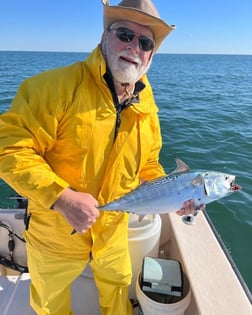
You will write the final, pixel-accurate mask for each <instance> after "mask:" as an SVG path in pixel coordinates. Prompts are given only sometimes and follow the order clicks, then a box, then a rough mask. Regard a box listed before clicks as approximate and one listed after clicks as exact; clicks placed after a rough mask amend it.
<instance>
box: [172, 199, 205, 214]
mask: <svg viewBox="0 0 252 315" xmlns="http://www.w3.org/2000/svg"><path fill="white" fill-rule="evenodd" d="M195 210H196V206H195V203H194V201H193V199H191V200H187V201H185V202H184V203H183V206H182V208H181V209H180V210H178V211H177V212H176V213H177V214H178V215H181V216H182V215H188V214H194V212H195ZM197 210H205V205H204V204H203V205H201V206H200V208H199V209H197Z"/></svg>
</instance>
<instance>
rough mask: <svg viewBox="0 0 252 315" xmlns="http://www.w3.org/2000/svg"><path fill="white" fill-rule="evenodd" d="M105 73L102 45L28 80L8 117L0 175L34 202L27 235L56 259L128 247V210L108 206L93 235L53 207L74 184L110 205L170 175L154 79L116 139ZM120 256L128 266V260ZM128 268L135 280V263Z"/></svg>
mask: <svg viewBox="0 0 252 315" xmlns="http://www.w3.org/2000/svg"><path fill="white" fill-rule="evenodd" d="M105 72H106V64H105V61H104V59H103V56H102V54H101V50H100V47H99V46H98V47H97V48H96V49H95V50H94V51H93V52H92V53H91V54H90V55H89V57H88V58H87V59H86V60H85V61H84V62H78V63H76V64H73V65H70V66H67V67H62V68H58V69H54V70H51V71H46V72H44V73H41V74H39V75H37V76H35V77H33V78H30V79H27V80H25V81H24V82H23V83H22V84H21V86H20V88H19V90H18V92H17V94H16V97H15V98H14V100H13V103H12V105H11V108H10V110H9V111H7V112H6V113H4V114H2V115H1V116H0V176H1V178H2V179H3V180H4V181H6V182H7V183H8V184H9V185H10V186H12V187H13V188H14V189H15V190H16V191H17V192H18V193H19V194H21V195H23V196H24V197H26V198H28V199H29V214H31V219H30V224H29V229H28V230H27V231H25V233H24V236H25V239H26V242H27V244H28V246H29V248H30V247H33V248H36V249H37V250H38V251H40V252H41V253H42V254H43V255H45V256H48V257H49V256H50V257H54V258H55V257H57V258H59V257H62V258H64V259H73V260H82V261H87V260H88V259H89V256H90V252H92V256H93V259H94V261H95V262H97V261H99V260H100V259H101V260H106V259H107V258H108V257H109V255H114V257H115V258H116V257H117V256H118V250H117V246H119V245H120V247H119V252H120V249H121V248H124V249H125V250H127V222H128V215H127V214H124V213H117V212H108V211H101V214H100V216H99V218H98V219H97V221H96V223H95V224H94V225H93V226H92V228H91V229H90V231H89V233H86V234H85V235H82V234H78V233H77V234H75V235H71V231H72V227H71V226H70V225H69V224H68V223H67V222H66V221H65V219H64V218H63V216H61V215H60V214H59V213H58V212H57V211H53V210H51V209H50V207H51V205H53V203H54V202H55V201H56V199H57V198H58V197H59V195H60V194H61V193H62V192H63V190H64V189H65V188H66V187H72V188H73V189H76V190H78V191H83V192H88V193H91V194H92V195H93V196H94V197H95V198H97V199H98V202H99V204H100V205H103V204H106V203H107V202H109V201H112V200H114V199H116V198H118V197H120V196H122V195H124V194H125V193H127V192H129V191H130V190H132V189H134V188H136V187H137V186H138V185H139V181H140V179H145V180H148V179H152V178H155V177H158V176H162V175H164V170H163V168H162V166H161V165H160V164H159V162H158V156H159V151H160V148H161V135H160V126H159V121H158V116H157V107H156V105H155V101H154V98H153V95H152V90H151V87H150V84H149V82H148V79H147V77H146V76H144V77H143V78H142V81H143V82H144V83H145V85H146V87H145V88H144V90H143V91H141V92H140V95H139V99H140V101H139V103H134V104H132V105H131V106H130V107H128V108H127V109H126V110H124V111H122V114H121V126H120V130H119V133H118V135H117V138H116V141H114V133H115V120H116V111H115V106H114V104H113V99H112V96H111V92H110V90H109V88H108V86H107V84H106V82H105V80H104V79H103V75H104V73H105ZM106 257H107V258H106ZM114 261H115V266H114V268H115V269H116V268H117V269H118V270H119V269H121V263H120V259H115V260H114ZM104 264H105V262H104V263H103V264H101V266H104ZM129 265H130V264H129ZM97 270H98V269H96V271H97ZM45 272H46V271H45ZM124 272H125V275H122V277H126V278H127V283H129V282H130V280H129V278H130V276H129V274H130V266H126V267H125V270H124ZM98 282H99V285H101V282H102V281H98ZM50 314H51V313H50ZM52 314H53V313H52ZM104 314H110V313H104ZM111 314H112V313H111ZM114 314H115V313H114ZM118 314H120V315H123V314H124V312H123V311H122V312H119V313H118ZM125 314H127V313H125ZM62 315H63V314H62Z"/></svg>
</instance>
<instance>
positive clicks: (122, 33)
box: [108, 27, 155, 51]
mask: <svg viewBox="0 0 252 315" xmlns="http://www.w3.org/2000/svg"><path fill="white" fill-rule="evenodd" d="M108 31H115V34H116V37H117V38H118V39H119V40H120V41H121V42H125V43H126V42H127V43H129V42H132V41H133V39H134V37H135V36H136V34H135V33H134V32H133V31H132V30H130V29H128V28H127V27H118V28H108ZM138 44H139V47H140V49H142V50H143V51H151V50H153V48H154V46H155V43H154V41H153V40H152V39H150V38H148V37H146V36H143V35H140V36H138Z"/></svg>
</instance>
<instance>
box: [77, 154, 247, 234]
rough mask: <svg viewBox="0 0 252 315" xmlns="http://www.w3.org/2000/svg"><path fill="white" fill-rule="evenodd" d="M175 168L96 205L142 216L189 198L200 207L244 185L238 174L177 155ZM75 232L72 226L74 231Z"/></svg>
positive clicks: (172, 207)
mask: <svg viewBox="0 0 252 315" xmlns="http://www.w3.org/2000/svg"><path fill="white" fill-rule="evenodd" d="M175 161H176V164H177V167H176V169H175V170H174V171H173V172H171V173H170V174H168V175H165V176H162V177H159V178H156V179H154V180H150V181H146V182H144V183H143V184H141V185H139V186H138V187H137V188H136V189H134V190H132V191H130V192H129V193H127V194H125V195H124V196H122V197H120V198H118V199H116V200H114V201H112V202H110V203H107V204H105V205H103V206H99V207H97V208H98V209H99V210H103V211H120V212H128V213H134V214H137V215H139V216H141V217H142V216H144V215H147V214H155V213H158V214H163V213H170V212H175V211H178V210H179V209H181V208H182V207H183V203H184V202H185V201H187V200H194V203H195V207H196V209H195V210H197V209H200V207H201V206H202V205H207V204H209V203H211V202H213V201H216V200H219V199H221V198H224V197H226V196H228V195H230V194H232V193H234V192H236V191H238V190H240V189H241V186H239V185H238V184H236V183H235V179H236V176H235V175H230V174H226V173H223V172H219V171H202V170H191V169H190V168H189V166H188V165H187V164H186V163H185V162H183V161H182V160H181V159H179V158H178V157H175ZM74 232H75V230H73V232H72V234H73V233H74Z"/></svg>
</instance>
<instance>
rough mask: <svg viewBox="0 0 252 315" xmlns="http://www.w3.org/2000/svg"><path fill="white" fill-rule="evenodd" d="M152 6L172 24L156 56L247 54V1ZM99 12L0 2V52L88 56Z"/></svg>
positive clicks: (72, 4)
mask: <svg viewBox="0 0 252 315" xmlns="http://www.w3.org/2000/svg"><path fill="white" fill-rule="evenodd" d="M119 2H120V0H116V1H115V0H111V1H110V4H111V5H117V4H118V3H119ZM153 3H154V4H155V6H156V7H157V9H158V11H159V13H160V16H161V17H162V19H164V20H165V21H166V22H167V23H168V24H175V25H176V30H175V31H173V32H172V33H171V34H170V35H169V36H168V37H167V39H166V40H165V41H164V43H163V44H162V45H161V47H160V49H159V51H158V52H159V53H197V54H205V53H206V54H249V55H252V0H210V1H206V0H173V1H170V0H153ZM102 9H103V8H102V4H101V0H89V1H88V0H71V1H70V0H1V5H0V50H1V51H6V50H7V51H9V50H15V51H67V52H90V51H92V50H93V49H94V48H95V47H96V46H97V44H98V43H99V42H100V38H101V34H102V31H103V22H102V20H103V10H102Z"/></svg>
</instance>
